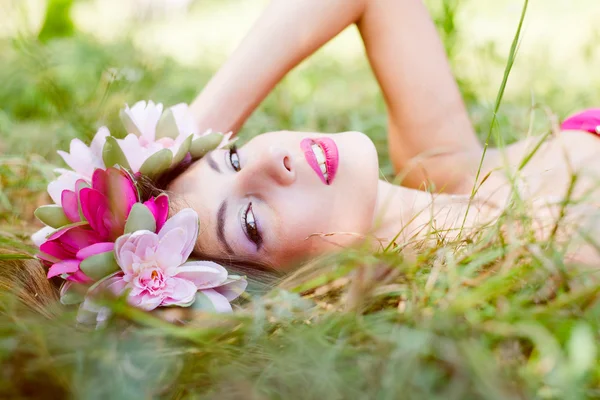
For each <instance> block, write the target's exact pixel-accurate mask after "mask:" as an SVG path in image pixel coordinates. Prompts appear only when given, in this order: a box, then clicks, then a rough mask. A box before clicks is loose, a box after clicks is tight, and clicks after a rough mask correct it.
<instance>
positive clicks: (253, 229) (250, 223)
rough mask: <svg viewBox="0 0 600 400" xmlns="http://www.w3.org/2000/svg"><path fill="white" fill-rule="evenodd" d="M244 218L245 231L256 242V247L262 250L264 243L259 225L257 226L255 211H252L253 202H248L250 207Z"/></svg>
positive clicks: (247, 208) (243, 215)
mask: <svg viewBox="0 0 600 400" xmlns="http://www.w3.org/2000/svg"><path fill="white" fill-rule="evenodd" d="M242 219H243V227H244V233H245V234H246V236H247V237H248V239H250V240H251V241H252V242H254V244H256V248H257V249H259V250H260V246H261V245H262V236H261V234H260V232H259V231H258V227H257V226H256V218H255V217H254V212H253V211H252V202H250V203H248V207H246V210H245V211H244V213H243V214H242Z"/></svg>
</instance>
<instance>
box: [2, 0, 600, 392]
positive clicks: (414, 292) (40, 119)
mask: <svg viewBox="0 0 600 400" xmlns="http://www.w3.org/2000/svg"><path fill="white" fill-rule="evenodd" d="M323 1H326V0H323ZM399 1H400V0H399ZM427 3H428V5H429V6H430V9H431V14H432V16H433V18H434V20H435V21H436V24H437V26H438V28H439V31H440V34H441V36H442V39H443V42H444V45H445V47H446V51H447V53H448V56H449V58H450V61H451V64H452V67H453V70H454V73H455V76H456V78H457V80H458V82H459V86H460V89H461V91H462V93H463V95H464V98H465V101H466V103H467V106H468V109H469V113H470V115H471V117H472V119H473V121H474V124H475V126H476V129H477V131H478V133H479V134H480V135H481V137H484V136H486V135H487V132H488V130H489V126H490V122H491V119H492V110H493V108H494V103H495V100H496V95H497V92H498V88H499V86H500V83H501V81H502V77H503V73H504V68H505V65H506V60H507V57H508V54H509V48H510V44H511V41H512V40H513V36H514V33H515V30H516V27H517V23H518V20H519V15H520V12H521V8H522V5H523V3H522V2H521V1H520V0H497V1H491V0H484V1H483V0H444V1H434V0H429V1H427ZM265 4H266V1H263V0H195V1H194V0H79V1H73V0H47V1H43V0H0V247H11V248H15V247H16V248H22V249H23V250H29V251H31V249H29V248H26V245H25V244H23V243H24V242H25V241H26V238H27V235H28V233H30V232H31V231H32V230H34V229H35V227H34V226H33V224H34V221H33V210H34V209H35V208H36V206H37V205H40V204H45V203H47V202H48V200H47V198H46V194H45V188H46V184H47V181H48V180H49V179H51V178H52V176H53V173H52V169H53V168H55V167H56V166H62V161H61V160H60V159H59V157H58V156H57V154H56V150H57V149H59V148H66V147H67V146H68V143H69V141H70V140H71V139H72V138H74V137H80V138H82V139H89V138H91V137H92V136H93V134H94V133H95V132H96V129H97V128H98V127H99V126H101V125H104V124H107V125H108V126H109V128H111V131H112V132H113V133H116V134H118V133H119V132H121V131H120V129H121V127H120V123H119V121H118V112H117V111H118V110H119V109H120V108H121V107H122V106H123V104H124V103H125V102H128V103H130V104H131V103H133V102H135V101H137V100H140V99H152V100H154V101H159V102H163V103H165V104H166V105H173V104H175V103H178V102H191V101H192V100H193V98H194V97H195V96H196V95H197V94H198V93H199V91H200V90H201V89H202V87H203V85H204V84H205V83H206V82H207V81H208V80H209V79H210V77H211V75H212V74H213V73H214V72H215V71H216V70H217V68H218V67H219V65H221V64H222V63H223V62H224V60H225V59H226V58H227V56H228V55H229V54H230V53H231V52H232V51H233V49H234V48H235V47H236V45H237V43H239V41H240V40H241V38H242V37H243V35H244V34H245V32H246V31H247V30H248V29H249V28H250V26H251V25H252V23H253V22H254V20H255V19H256V18H257V16H258V15H259V14H260V11H261V9H262V8H263V7H264V6H265ZM598 21H600V7H599V6H598V0H577V1H572V0H533V1H531V2H530V4H529V8H528V11H527V16H526V18H525V23H524V26H523V32H522V37H521V41H520V45H519V49H518V54H517V59H516V63H515V65H514V68H513V70H512V73H511V75H510V78H509V80H508V86H507V88H506V93H505V96H504V99H503V103H502V106H501V108H500V113H499V115H498V125H497V130H496V131H497V133H498V134H500V135H502V136H503V137H504V138H505V141H506V142H510V141H514V140H516V139H517V138H519V137H523V136H524V135H526V134H527V133H528V131H529V128H530V124H531V122H533V124H531V125H532V127H533V128H532V129H531V130H532V133H533V134H539V133H543V132H545V131H547V130H548V129H549V127H550V121H551V117H552V116H555V117H557V118H563V117H565V116H566V115H568V114H570V113H572V112H575V111H577V110H579V109H582V108H586V107H599V106H600V74H599V71H600V69H599V68H598V67H599V66H600V51H598V49H599V48H600V24H599V23H598ZM398 23H401V21H399V22H398ZM415 40H418V38H415ZM398 73H402V71H398ZM248 79H252V77H251V75H250V73H249V77H248ZM279 129H292V130H318V131H324V132H336V131H345V130H360V131H363V132H366V133H367V134H369V135H370V136H371V137H372V138H373V139H374V140H375V142H376V143H377V145H378V147H379V153H380V158H381V165H382V167H383V171H384V173H387V174H390V173H391V167H390V165H389V161H388V159H387V150H386V145H385V137H386V115H385V107H384V103H383V100H382V97H381V94H380V92H379V88H378V86H377V84H376V82H375V80H374V78H373V76H372V73H371V71H370V69H369V66H368V63H367V61H366V59H365V56H364V54H363V49H362V44H361V42H360V39H359V36H358V33H357V32H356V29H355V28H349V29H347V30H346V31H344V32H343V33H342V34H341V35H340V36H339V37H337V38H336V39H335V40H333V41H332V42H331V43H329V44H327V45H326V46H325V47H324V48H323V49H321V50H320V51H319V52H318V53H317V54H315V55H314V56H313V57H311V58H310V59H308V60H307V61H305V62H304V63H302V64H301V65H300V66H299V67H298V68H296V69H295V70H294V71H292V72H291V73H290V74H289V75H288V76H287V77H286V78H285V79H284V81H283V82H282V83H281V84H280V85H279V86H278V87H277V88H276V89H275V91H274V92H273V93H272V94H271V95H270V96H269V97H268V98H267V99H266V101H265V102H264V103H263V104H262V105H261V106H260V108H259V109H258V110H257V111H256V112H255V113H254V115H253V116H252V117H251V118H250V120H249V121H248V123H247V124H246V125H245V126H244V128H243V130H242V132H241V136H242V138H248V137H250V136H252V135H256V134H258V133H261V132H265V131H270V130H279ZM121 133H123V132H121ZM474 246H475V247H474V250H472V252H471V253H469V254H467V255H466V256H465V257H462V256H460V257H462V258H455V257H457V254H459V253H456V252H455V250H456V249H455V248H454V247H452V244H451V245H450V246H448V247H446V248H443V247H440V248H437V249H434V251H431V252H427V251H424V252H423V253H422V254H419V255H418V259H417V260H416V261H414V263H413V262H412V261H410V259H407V260H408V261H407V260H405V259H404V258H403V256H402V255H401V254H397V253H394V254H388V255H386V254H382V255H377V257H379V258H376V256H375V255H371V254H369V255H365V254H360V253H358V254H354V255H353V253H350V254H348V255H341V256H339V257H338V258H337V259H335V260H331V261H330V262H329V261H328V262H329V264H328V267H330V269H329V270H325V271H324V272H323V274H324V275H323V277H322V279H321V278H319V279H317V278H315V279H314V280H312V281H310V282H308V283H310V284H313V285H314V286H319V285H320V284H323V283H329V282H330V281H331V282H333V283H332V284H331V285H329V284H327V285H323V286H322V287H321V288H319V289H317V290H316V291H315V292H314V293H313V295H312V297H313V300H314V299H316V304H317V305H318V307H315V308H312V309H311V310H310V311H307V308H308V307H309V306H310V307H312V305H310V304H309V305H307V303H310V301H304V300H303V299H300V298H299V297H298V296H296V295H293V294H291V293H289V292H283V291H282V292H278V291H275V294H276V295H275V296H274V297H273V296H271V297H263V298H257V299H254V301H253V302H252V306H251V308H250V309H249V311H248V312H245V313H244V312H240V313H235V314H233V315H231V316H222V317H221V319H218V318H217V317H211V316H203V317H202V318H201V319H199V320H198V321H196V324H195V325H193V326H189V327H188V326H186V327H175V326H173V325H171V324H168V323H162V324H159V323H158V322H157V321H155V320H153V319H152V318H150V317H149V316H148V315H147V314H145V313H143V312H140V311H136V310H131V309H126V308H123V309H120V314H119V315H121V316H124V317H126V319H130V320H133V321H134V322H136V323H138V324H139V325H142V326H146V329H137V328H133V327H131V326H129V325H128V328H127V330H125V329H123V325H119V324H115V326H111V328H110V329H109V330H107V331H95V332H92V333H88V332H82V331H81V330H78V329H75V328H74V327H73V325H72V320H70V319H69V318H71V317H72V315H66V316H65V317H64V318H60V319H57V320H56V321H54V320H53V321H46V320H41V319H39V318H38V319H35V318H32V317H30V316H29V315H28V314H25V313H16V312H15V313H14V314H11V313H4V312H3V310H1V309H0V316H1V318H0V365H2V371H1V372H2V377H3V379H0V392H1V393H12V394H15V393H18V394H19V395H23V396H25V395H26V394H29V396H30V397H33V396H34V394H38V395H40V396H46V397H48V398H56V397H66V396H67V395H70V396H73V397H74V398H79V397H81V398H86V399H89V398H98V399H105V398H111V399H113V398H123V399H129V398H136V397H140V396H142V395H145V396H146V397H148V398H150V397H152V396H158V395H162V396H163V397H165V398H184V397H186V396H187V397H193V398H201V396H204V397H202V398H216V397H215V396H216V395H215V394H218V398H257V399H258V398H268V397H269V398H319V399H322V398H327V399H330V398H331V399H334V398H351V397H350V396H352V395H356V394H357V393H362V397H360V398H381V399H395V398H398V395H399V394H402V395H403V396H404V398H415V399H422V398H427V399H431V398H441V399H464V398H486V399H487V398H489V399H507V398H534V397H535V398H556V399H563V398H581V399H583V398H590V397H594V396H595V397H596V398H597V397H598V396H600V392H599V391H598V382H600V366H599V364H598V360H597V345H596V343H598V332H600V329H599V328H598V324H599V321H600V307H598V304H599V303H598V302H597V293H598V292H599V291H600V286H598V285H595V286H590V287H587V288H585V289H582V288H581V287H579V290H577V287H576V286H574V288H575V289H573V291H571V288H570V286H569V283H568V280H566V279H564V276H563V275H564V271H563V270H562V269H561V268H560V265H561V264H560V257H561V256H560V254H559V253H558V252H554V253H553V251H554V250H553V247H552V246H551V245H547V244H546V243H530V245H529V247H528V248H527V251H524V250H523V249H521V248H519V247H517V248H516V250H514V249H513V250H514V253H515V254H516V255H514V258H511V257H512V255H511V257H508V256H507V257H506V260H503V259H501V258H500V259H499V258H498V257H499V256H498V255H499V254H504V253H503V252H504V251H506V252H510V251H509V250H510V249H509V250H505V249H504V247H502V246H504V244H502V246H501V245H499V244H496V247H494V245H488V244H487V242H486V241H485V240H482V242H481V243H476V244H475V245H474ZM532 248H533V249H534V250H535V249H537V251H538V253H539V254H542V255H544V256H546V258H541V259H538V258H536V257H532V256H531V254H532V253H533V251H531V252H530V250H531V249H532ZM522 250H523V251H522ZM469 251H471V250H469ZM544 252H547V253H544ZM459 255H460V254H459ZM436 257H437V258H436ZM498 260H499V261H498ZM504 261H506V262H507V263H510V262H513V263H514V264H515V265H514V268H513V269H510V272H507V271H509V270H508V269H506V268H504V267H503V264H502V266H501V267H499V270H500V271H501V273H498V274H489V276H488V275H487V272H486V271H487V270H486V268H488V267H489V270H490V271H491V270H492V268H495V267H497V266H498V265H500V264H501V263H503V262H504ZM555 261H556V265H559V267H553V268H555V269H552V268H550V267H548V265H551V264H552V263H553V262H555ZM379 263H383V264H384V265H391V266H396V267H398V271H399V275H398V276H397V278H396V279H395V280H394V281H393V282H392V283H393V284H389V285H388V284H386V285H387V286H384V287H378V288H377V290H378V292H377V293H378V296H379V297H377V298H376V300H377V302H378V303H376V304H374V305H372V306H371V308H369V309H366V310H362V311H364V313H362V312H361V311H359V312H356V313H353V312H346V313H344V312H341V311H340V310H341V309H345V310H348V308H343V307H342V306H340V304H342V305H343V306H344V307H346V306H347V303H348V301H347V299H348V298H350V297H351V296H349V297H344V296H345V295H344V296H342V295H340V293H341V292H342V287H344V286H347V285H349V282H350V281H349V280H348V279H347V278H344V277H342V276H343V275H344V274H345V273H347V272H348V271H349V270H350V269H351V268H350V267H348V266H354V265H363V264H364V265H370V264H374V265H380V264H379ZM440 265H442V266H444V267H443V268H442V267H440ZM446 265H448V268H446V267H445V266H446ZM552 265H554V264H552ZM338 266H342V267H343V268H339V269H336V268H337V267H338ZM432 266H433V267H432ZM440 268H442V270H441V271H442V272H440ZM481 271H483V273H481ZM502 271H503V272H502ZM557 271H558V272H557ZM486 276H487V278H486ZM340 277H342V278H340ZM344 279H345V281H344ZM315 282H316V283H315ZM565 282H567V283H565ZM352 284H354V282H353V283H352ZM309 286H310V285H308V284H307V286H306V287H309ZM353 290H354V292H352V291H350V292H351V293H350V294H351V295H352V293H354V296H355V297H358V298H360V293H361V290H364V291H365V292H366V291H367V289H365V288H362V289H361V288H360V287H359V288H358V289H356V288H354V289H353ZM357 293H359V294H358V295H357ZM0 295H2V293H0ZM331 298H333V300H331ZM365 298H366V297H365ZM357 302H358V304H360V301H359V300H357ZM2 304H4V303H2ZM336 307H337V308H336ZM357 309H358V307H357ZM116 310H117V311H118V310H119V309H118V308H117V309H116ZM350 311H352V309H351V307H350ZM65 338H68V340H65ZM174 338H175V339H177V340H173V339H174ZM180 339H183V340H180ZM175 380H177V384H174V383H173V382H175ZM36 390H37V392H36ZM569 396H571V397H569Z"/></svg>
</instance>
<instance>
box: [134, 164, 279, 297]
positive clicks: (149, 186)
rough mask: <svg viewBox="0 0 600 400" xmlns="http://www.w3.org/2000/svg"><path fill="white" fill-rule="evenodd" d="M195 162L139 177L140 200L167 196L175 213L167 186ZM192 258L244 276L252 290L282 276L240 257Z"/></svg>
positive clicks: (173, 195) (174, 199)
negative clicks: (209, 262)
mask: <svg viewBox="0 0 600 400" xmlns="http://www.w3.org/2000/svg"><path fill="white" fill-rule="evenodd" d="M194 162H195V161H192V160H191V159H190V158H186V159H184V161H182V162H181V163H180V164H179V165H177V166H176V167H174V168H172V169H170V170H169V171H167V172H165V173H163V174H162V175H161V176H160V177H158V178H157V179H155V180H152V179H150V178H148V177H145V176H141V177H139V178H138V179H137V186H138V189H139V191H140V195H141V197H142V200H143V201H145V200H147V199H149V198H150V197H156V196H158V195H160V194H167V195H169V199H170V201H169V203H170V205H171V210H170V213H171V214H173V213H176V212H177V211H179V210H178V208H180V207H181V205H182V204H183V202H182V201H180V199H178V197H177V194H176V193H173V192H171V191H169V186H170V185H171V183H172V182H173V181H175V179H177V178H178V177H179V176H180V175H182V174H183V173H184V172H186V171H187V170H188V169H189V168H190V167H191V166H192V165H193V164H194ZM192 257H193V258H196V259H201V260H209V261H214V262H216V263H218V264H221V265H222V266H223V267H225V268H226V269H227V270H228V272H229V273H234V274H239V275H246V277H247V278H248V281H249V283H250V285H251V290H252V289H260V288H263V289H265V288H270V287H272V286H274V285H275V284H276V283H277V282H279V281H280V279H281V278H282V274H281V273H280V272H278V271H276V270H275V269H274V268H273V267H272V266H271V265H269V264H268V263H261V262H257V261H253V260H249V259H247V258H242V257H226V258H225V257H214V256H208V255H206V254H203V253H202V252H200V251H198V249H195V250H194V252H193V253H192Z"/></svg>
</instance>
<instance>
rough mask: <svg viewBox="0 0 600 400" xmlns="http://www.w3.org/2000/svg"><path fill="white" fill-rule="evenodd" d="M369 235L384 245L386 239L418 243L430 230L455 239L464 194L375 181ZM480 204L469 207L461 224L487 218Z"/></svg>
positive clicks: (401, 243)
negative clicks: (373, 206) (373, 216)
mask: <svg viewBox="0 0 600 400" xmlns="http://www.w3.org/2000/svg"><path fill="white" fill-rule="evenodd" d="M377 190H378V192H377V204H376V209H375V211H376V212H375V218H374V221H373V228H372V232H373V235H374V236H375V237H376V238H377V239H379V241H380V242H381V244H382V245H383V246H384V247H385V246H387V245H388V244H389V243H390V242H392V241H393V242H394V243H395V244H396V245H399V246H402V247H404V246H405V245H409V244H410V243H414V242H421V241H422V240H423V239H426V238H427V237H428V236H429V235H431V233H432V232H433V231H435V232H436V238H439V237H440V236H442V237H445V238H446V239H452V238H456V237H457V236H458V233H459V230H460V228H461V226H462V225H463V220H464V216H465V213H466V212H467V207H468V202H469V196H468V195H448V194H431V193H429V192H424V191H420V190H414V189H408V188H404V187H402V186H396V185H392V184H390V183H388V182H385V181H381V180H380V181H379V185H378V189H377ZM482 211H483V210H482V209H481V207H474V206H473V205H472V206H471V208H470V209H469V212H468V218H467V219H466V221H465V225H464V226H465V227H467V228H470V227H473V226H474V225H476V224H477V223H478V222H481V220H482V217H484V218H483V219H484V220H488V219H489V218H490V217H491V215H489V213H485V214H484V213H483V212H482Z"/></svg>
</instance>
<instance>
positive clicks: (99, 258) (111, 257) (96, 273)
mask: <svg viewBox="0 0 600 400" xmlns="http://www.w3.org/2000/svg"><path fill="white" fill-rule="evenodd" d="M79 268H80V269H81V270H82V271H83V273H84V274H86V275H87V276H89V277H90V278H92V279H93V280H98V279H102V278H104V277H105V276H106V275H109V274H112V273H113V272H115V271H118V270H119V264H117V260H115V253H114V252H113V251H107V252H105V253H100V254H96V255H93V256H91V257H88V258H86V259H85V260H83V261H82V262H81V264H80V265H79Z"/></svg>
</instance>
